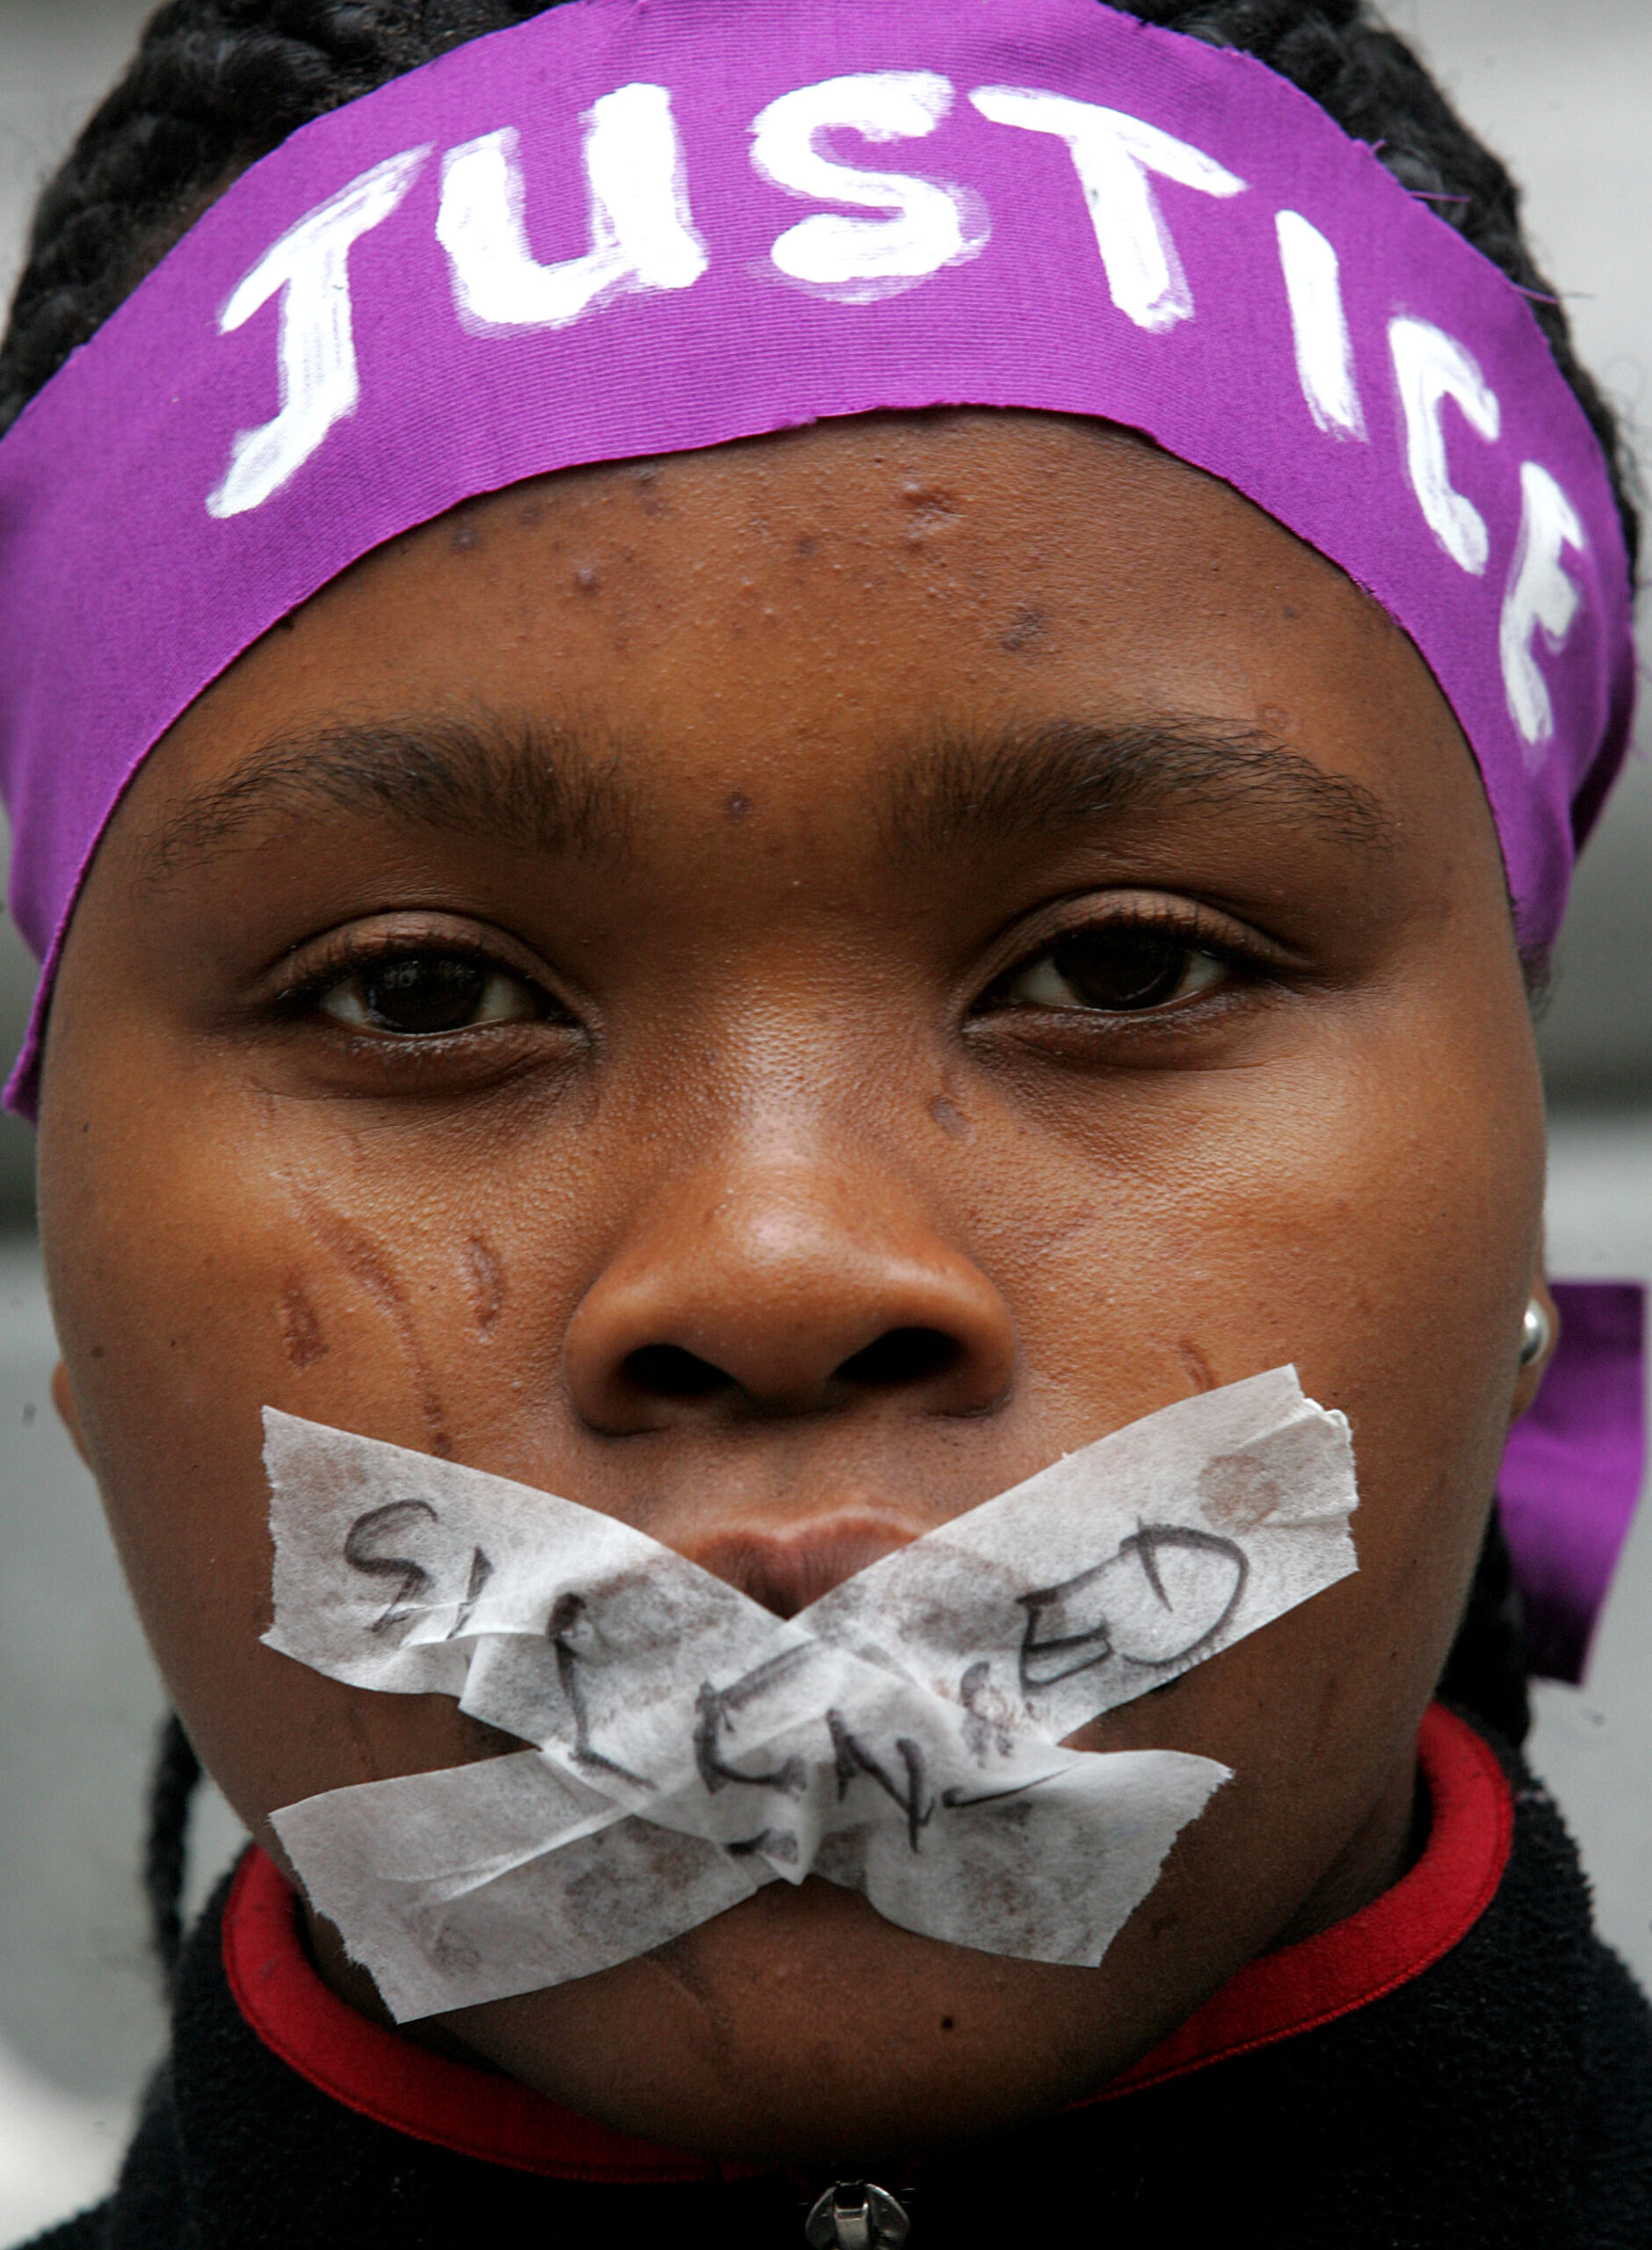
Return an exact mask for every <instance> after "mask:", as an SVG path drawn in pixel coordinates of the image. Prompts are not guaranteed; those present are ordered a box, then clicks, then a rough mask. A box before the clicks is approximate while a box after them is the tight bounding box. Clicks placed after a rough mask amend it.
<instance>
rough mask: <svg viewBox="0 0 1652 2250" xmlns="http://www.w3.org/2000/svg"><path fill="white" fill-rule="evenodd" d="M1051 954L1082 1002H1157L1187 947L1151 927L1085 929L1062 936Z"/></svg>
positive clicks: (1169, 992) (1110, 1005)
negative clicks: (1155, 931) (1162, 936)
mask: <svg viewBox="0 0 1652 2250" xmlns="http://www.w3.org/2000/svg"><path fill="white" fill-rule="evenodd" d="M1051 958H1052V959H1053V961H1054V964H1055V967H1056V969H1058V971H1059V972H1060V974H1061V976H1063V977H1065V978H1066V980H1067V982H1068V983H1069V984H1070V985H1071V986H1072V988H1073V990H1074V991H1075V992H1076V993H1077V995H1078V997H1079V998H1080V999H1081V1000H1082V1001H1083V1003H1084V1005H1085V1006H1086V1007H1090V1008H1107V1009H1112V1010H1118V1009H1123V1008H1152V1007H1158V1006H1160V1005H1163V1002H1164V1001H1166V1000H1168V999H1170V998H1171V997H1172V996H1173V995H1174V993H1175V991H1176V988H1177V985H1178V984H1179V983H1181V981H1182V976H1183V972H1184V970H1185V968H1186V964H1187V948H1186V947H1185V946H1183V945H1178V944H1177V942H1176V940H1174V939H1171V938H1159V937H1155V936H1154V935H1153V934H1152V933H1151V932H1150V931H1145V930H1138V931H1126V930H1121V931H1117V932H1113V933H1105V932H1102V931H1099V930H1092V931H1084V932H1080V933H1076V934H1075V935H1074V936H1072V937H1070V938H1063V939H1062V940H1061V943H1060V944H1059V945H1057V946H1055V947H1053V948H1052V953H1051Z"/></svg>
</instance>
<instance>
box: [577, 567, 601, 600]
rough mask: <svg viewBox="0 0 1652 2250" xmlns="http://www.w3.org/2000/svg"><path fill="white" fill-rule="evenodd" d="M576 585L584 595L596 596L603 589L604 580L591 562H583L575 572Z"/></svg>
mask: <svg viewBox="0 0 1652 2250" xmlns="http://www.w3.org/2000/svg"><path fill="white" fill-rule="evenodd" d="M574 584H576V586H577V587H578V588H579V591H580V592H581V593H582V594H594V593H596V592H598V589H599V588H600V587H601V584H602V580H601V578H600V577H598V574H597V572H596V570H594V569H593V568H592V566H591V564H590V563H581V564H580V565H579V566H578V568H577V569H576V570H575V572H574Z"/></svg>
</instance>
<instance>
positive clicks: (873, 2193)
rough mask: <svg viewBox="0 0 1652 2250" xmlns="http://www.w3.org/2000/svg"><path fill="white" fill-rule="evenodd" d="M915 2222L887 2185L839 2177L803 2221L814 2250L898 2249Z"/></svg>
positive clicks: (806, 2234)
mask: <svg viewBox="0 0 1652 2250" xmlns="http://www.w3.org/2000/svg"><path fill="white" fill-rule="evenodd" d="M911 2224H912V2222H911V2220H910V2219H909V2218H908V2217H907V2215H906V2213H905V2211H903V2210H902V2208H901V2206H900V2204H899V2203H896V2201H895V2197H894V2196H892V2195H891V2194H890V2193H889V2191H888V2188H880V2187H877V2186H875V2185H874V2184H873V2181H870V2180H836V2181H833V2182H832V2185H831V2186H830V2188H827V2190H826V2192H825V2194H824V2195H823V2196H822V2197H821V2198H820V2200H819V2202H818V2203H816V2204H815V2208H814V2210H811V2211H810V2213H809V2215H808V2218H807V2219H806V2220H805V2221H804V2223H803V2233H804V2236H805V2239H807V2240H808V2243H809V2245H810V2250H896V2246H897V2245H898V2244H900V2243H902V2242H904V2241H905V2240H906V2237H907V2230H908V2228H909V2226H910V2225H911Z"/></svg>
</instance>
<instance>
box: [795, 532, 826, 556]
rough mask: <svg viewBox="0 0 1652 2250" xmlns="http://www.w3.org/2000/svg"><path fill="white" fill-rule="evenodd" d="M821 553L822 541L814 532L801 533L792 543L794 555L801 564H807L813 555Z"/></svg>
mask: <svg viewBox="0 0 1652 2250" xmlns="http://www.w3.org/2000/svg"><path fill="white" fill-rule="evenodd" d="M819 552H820V541H819V540H818V538H817V537H816V536H815V533H813V532H812V531H801V532H799V533H798V535H797V537H796V538H795V539H794V540H793V541H792V553H793V555H794V556H795V557H796V559H797V560H798V562H800V563H807V562H808V558H809V556H810V555H818V554H819Z"/></svg>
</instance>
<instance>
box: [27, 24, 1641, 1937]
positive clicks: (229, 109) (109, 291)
mask: <svg viewBox="0 0 1652 2250" xmlns="http://www.w3.org/2000/svg"><path fill="white" fill-rule="evenodd" d="M551 4H556V0H551ZM1113 4H1115V5H1117V6H1119V7H1120V8H1121V9H1122V10H1123V11H1124V12H1125V13H1127V14H1129V15H1134V16H1136V17H1139V18H1141V19H1142V20H1143V21H1145V22H1148V23H1152V24H1157V25H1161V26H1163V28H1165V29H1167V30H1170V31H1177V32H1183V33H1187V34H1189V35H1190V36H1191V37H1192V38H1194V39H1199V40H1205V41H1206V42H1207V43H1208V44H1209V45H1211V46H1213V47H1237V48H1241V49H1243V51H1245V52H1246V53H1248V54H1254V55H1255V56H1256V57H1257V59H1258V60H1259V61H1260V62H1264V63H1266V64H1267V65H1268V67H1269V68H1270V69H1272V70H1275V71H1277V72H1278V73H1279V76H1281V77H1284V78H1288V79H1289V80H1290V81H1291V82H1292V83H1293V84H1294V85H1296V86H1299V87H1300V88H1301V90H1302V91H1303V92H1304V93H1306V94H1308V95H1309V96H1310V97H1311V98H1313V99H1314V100H1315V101H1316V102H1317V103H1318V104H1319V105H1320V106H1321V108H1322V109H1323V110H1325V111H1327V112H1328V113H1330V116H1331V117H1333V118H1334V119H1335V120H1337V124H1339V125H1340V126H1341V127H1343V128H1344V131H1345V132H1347V133H1350V134H1352V135H1354V136H1355V137H1356V138H1357V139H1359V140H1361V141H1364V142H1367V143H1369V145H1370V146H1371V147H1372V148H1373V149H1374V150H1375V151H1376V153H1377V154H1378V156H1380V159H1381V161H1382V163H1384V164H1386V165H1387V166H1388V170H1389V171H1391V172H1392V173H1393V174H1394V175H1395V178H1397V179H1398V180H1400V181H1401V182H1402V185H1404V186H1406V187H1407V188H1409V190H1410V192H1412V194H1414V195H1416V196H1417V197H1419V198H1420V199H1422V200H1424V201H1425V202H1427V203H1428V204H1430V205H1431V207H1432V208H1433V209H1434V210H1435V211H1436V212H1437V213H1438V215H1439V216H1440V218H1441V219H1443V220H1444V221H1445V222H1446V223H1447V224H1448V225H1450V226H1452V227H1454V228H1455V229H1457V231H1458V233H1459V234H1460V235H1462V236H1464V237H1465V238H1466V239H1467V241H1468V242H1470V243H1473V244H1474V247H1475V249H1476V250H1480V251H1481V252H1482V254H1483V255H1484V256H1485V257H1487V258H1489V259H1490V260H1491V262H1492V263H1493V265H1497V266H1500V267H1501V268H1502V270H1503V272H1504V273H1505V274H1507V276H1508V277H1509V279H1510V280H1511V281H1512V282H1513V284H1514V285H1515V287H1516V288H1518V290H1520V291H1521V293H1522V294H1524V295H1525V297H1526V298H1527V300H1528V301H1529V302H1530V303H1531V306H1532V312H1533V314H1534V315H1535V316H1536V319H1537V322H1538V324H1539V326H1540V328H1541V329H1542V330H1543V333H1544V335H1545V337H1547V341H1548V345H1549V349H1550V350H1551V352H1553V353H1554V359H1555V362H1556V364H1557V366H1558V367H1559V368H1560V370H1561V374H1563V375H1564V376H1565V378H1566V381H1567V382H1568V383H1569V385H1570V386H1571V388H1572V390H1573V392H1574V393H1575V394H1576V398H1577V401H1578V403H1579V404H1580V405H1581V406H1582V408H1583V412H1584V413H1585V414H1586V415H1587V417H1589V421H1590V425H1591V427H1592V428H1593V430H1594V432H1595V435H1596V437H1597V438H1598V439H1599V441H1600V445H1601V448H1602V450H1603V452H1604V453H1605V456H1606V460H1607V462H1608V464H1609V466H1610V468H1611V471H1612V485H1613V490H1614V491H1615V493H1616V496H1617V500H1618V506H1619V513H1620V514H1621V516H1622V519H1623V526H1624V533H1625V536H1626V539H1627V543H1628V548H1629V552H1630V556H1631V560H1632V562H1633V561H1634V557H1635V555H1636V554H1637V552H1638V548H1639V532H1640V521H1639V516H1638V513H1637V511H1636V508H1635V504H1634V497H1633V493H1632V490H1631V486H1632V472H1631V468H1630V462H1629V458H1628V453H1627V446H1626V444H1625V441H1624V437H1623V433H1622V431H1621V430H1620V428H1619V423H1618V419H1617V417H1616V416H1615V414H1614V413H1613V411H1612V408H1611V407H1610V406H1609V405H1608V404H1607V403H1606V401H1605V398H1604V397H1603V396H1602V395H1601V393H1600V392H1599V390H1598V388H1596V386H1595V384H1594V382H1593V381H1591V379H1590V376H1589V374H1587V372H1586V371H1585V370H1584V369H1583V367H1581V366H1580V365H1579V363H1578V361H1577V359H1576V357H1575V355H1574V353H1573V351H1572V345H1571V337H1570V333H1569V329H1568V326H1567V321H1566V316H1565V313H1564V311H1563V310H1562V308H1561V304H1560V301H1559V300H1558V298H1557V297H1556V296H1555V294H1554V291H1553V290H1552V289H1551V288H1550V287H1548V285H1547V282H1546V281H1545V280H1544V279H1543V276H1542V275H1541V273H1540V272H1539V271H1538V268H1537V265H1536V264H1535V262H1534V261H1533V259H1532V253H1531V251H1530V250H1529V249H1528V248H1527V245H1526V243H1525V237H1524V236H1523V235H1522V234H1521V231H1520V198H1519V191H1518V189H1517V187H1516V186H1515V185H1514V182H1513V181H1512V180H1511V178H1510V177H1509V174H1508V172H1507V171H1506V170H1505V169H1504V167H1503V165H1502V164H1501V163H1499V162H1498V160H1497V158H1496V156H1493V155H1492V154H1491V152H1490V151H1489V149H1486V148H1484V147H1482V144H1481V143H1480V142H1478V141H1476V140H1475V138H1474V135H1473V134H1471V133H1470V132H1469V131H1468V129H1467V127H1466V126H1465V125H1464V124H1463V122H1462V120H1460V118H1459V117H1458V115H1457V114H1456V113H1455V111H1454V110H1453V108H1452V106H1451V105H1450V103H1449V102H1448V101H1447V100H1446V99H1445V95H1444V94H1443V93H1442V92H1441V91H1440V90H1439V88H1438V86H1437V85H1436V84H1435V83H1434V82H1433V80H1432V79H1431V77H1430V76H1429V75H1428V73H1427V71H1426V70H1425V69H1424V68H1423V66H1422V64H1421V63H1420V62H1418V61H1417V57H1416V55H1415V54H1412V52H1411V50H1410V49H1409V47H1407V46H1406V45H1405V43H1404V41H1403V40H1400V39H1398V38H1396V37H1395V34H1394V33H1392V32H1390V31H1388V30H1387V29H1385V28H1384V27H1383V26H1382V25H1380V23H1378V22H1377V21H1376V20H1375V19H1374V18H1373V15H1372V14H1371V13H1370V12H1369V11H1368V5H1367V0H1113ZM541 5H542V0H168V4H166V5H165V6H163V7H162V8H161V9H160V10H159V11H158V12H157V13H156V15H155V16H154V18H152V19H151V21H150V22H149V26H148V28H147V29H146V30H145V32H144V33H143V36H142V39H141V42H140V45H139V47H138V51H137V54H135V55H134V58H133V61H132V62H131V65H130V66H129V68H128V69H127V73H126V75H125V76H124V77H123V78H122V79H121V80H120V83H119V84H118V85H117V86H116V87H115V89H114V91H112V93H111V94H110V95H109V96H108V98H106V100H105V101H104V102H103V103H102V104H101V105H100V106H99V107H98V109H97V110H96V111H94V112H93V113H92V116H91V119H90V120H89V121H88V122H87V124H86V127H85V128H84V130H83V132H82V134H81V135H80V138H79V139H78V140H77V141H76V143H75V146H74V148H73V149H71V150H70V152H69V156H68V158H67V160H66V161H65V162H64V163H63V165H62V168H61V169H60V171H58V172H57V174H56V176H55V177H54V178H53V179H52V180H51V181H50V182H49V183H48V184H47V187H46V190H45V192H43V194H42V195H41V197H40V202H39V204H38V206H37V207H36V209H35V214H34V221H33V228H32V229H31V232H30V236H29V247H28V258H27V262H26V263H25V266H24V269H23V273H22V277H21V279H19V281H18V287H17V292H16V294H15V296H14V298H13V300H12V305H11V320H10V323H9V325H8V327H7V330H6V333H5V337H4V342H3V343H0V430H4V429H6V428H8V427H9V426H10V425H11V423H12V422H13V421H14V420H15V419H16V417H17V416H18V414H19V413H21V411H22V410H23V408H24V407H25V405H26V404H27V403H28V401H29V400H30V399H31V398H32V397H33V395H34V393H35V392H36V391H37V390H39V389H40V386H41V385H42V384H43V383H45V382H47V381H49V379H50V378H51V376H53V375H54V374H55V373H56V372H57V370H58V368H59V367H62V364H63V362H64V360H65V359H68V357H69V353H70V352H73V351H74V350H75V349H76V347H77V346H78V345H82V344H83V343H85V342H86V341H87V339H88V338H89V337H91V336H92V335H93V334H94V333H95V331H96V330H98V327H99V326H100V325H101V323H103V322H104V321H105V320H106V319H107V318H108V316H109V315H110V314H111V313H112V312H113V310H114V309H115V308H116V306H117V305H119V304H120V302H121V301H122V300H123V299H124V298H125V297H127V295H128V294H130V292H131V291H132V290H133V289H134V288H135V287H137V285H138V283H139V282H140V281H141V279H142V278H143V276H144V275H145V274H146V273H147V272H149V269H150V267H151V266H153V265H156V263H157V262H158V261H159V260H160V259H161V258H163V256H164V255H165V253H166V252H167V250H170V247H171V246H172V244H173V243H175V242H177V241H178V238H179V236H182V235H183V234H184V233H185V231H186V230H187V229H188V228H189V227H190V226H191V225H192V223H193V221H195V220H196V219H197V218H198V217H199V215H200V214H201V213H202V212H203V211H204V210H205V209H206V208H207V206H208V205H209V204H210V203H212V202H213V200H214V199H215V198H216V197H217V196H219V195H221V193H222V192H223V191H224V189H225V188H226V187H228V185H229V184H230V182H231V181H232V180H234V179H235V177H236V176H237V174H239V173H240V172H243V171H245V170H246V168H247V166H248V165H249V164H251V163H256V162H257V159H258V158H259V157H260V156H266V155H267V154H268V153H269V151H270V150H271V149H273V148H275V147H276V146H277V145H278V144H279V142H282V141H284V140H285V139H286V136H287V134H290V133H293V132H294V131H295V130H296V129H297V128H298V127H300V126H301V125H305V124H308V122H309V121H310V120H312V119H313V118H317V117H321V116H323V115H325V114H326V113H327V112H329V111H330V110H335V109H338V108H341V107H342V106H343V105H344V104H345V103H346V102H351V101H355V100H357V99H359V97H360V96H362V95H363V94H367V93H371V92H372V91H373V90H374V88H376V87H379V86H382V85H384V84H386V83H388V81H389V80H391V79H393V78H396V77H399V76H402V73H403V72H405V71H408V70H411V69H416V68H417V66H418V65H419V64H420V63H423V62H432V61H434V60H435V58H436V57H437V56H438V55H440V54H446V53H447V52H448V51H449V50H450V49H451V48H453V47H460V46H462V45H463V44H464V43H465V41H466V40H472V39H476V38H479V37H480V36H481V35H482V33H486V32H492V31H501V30H504V28H506V27H507V26H508V25H511V24H516V23H520V22H523V21H524V20H525V19H526V18H528V17H530V16H533V15H536V14H538V13H540V8H541ZM1443 1685H1444V1687H1445V1689H1446V1691H1447V1692H1449V1693H1451V1694H1452V1695H1453V1696H1454V1697H1455V1698H1456V1699H1457V1700H1459V1701H1460V1702H1464V1703H1465V1704H1467V1706H1468V1707H1469V1708H1470V1709H1471V1710H1473V1711H1474V1714H1475V1715H1476V1716H1477V1717H1482V1719H1484V1720H1486V1721H1489V1723H1490V1724H1492V1726H1493V1727H1494V1728H1495V1729H1496V1731H1499V1732H1502V1733H1503V1734H1504V1735H1506V1736H1508V1737H1510V1738H1515V1739H1518V1737H1519V1736H1520V1735H1521V1734H1523V1733H1524V1732H1525V1721H1526V1702H1525V1665H1524V1658H1523V1655H1522V1651H1521V1645H1520V1635H1519V1623H1518V1596H1517V1594H1516V1593H1515V1592H1514V1588H1513V1585H1512V1579H1511V1573H1510V1571H1509V1564H1508V1557H1507V1552H1506V1550H1505V1549H1504V1547H1503V1541H1502V1537H1501V1535H1500V1533H1499V1531H1498V1528H1497V1525H1496V1517H1495V1514H1494V1516H1493V1519H1492V1522H1491V1526H1490V1528H1489V1532H1488V1535H1487V1541H1486V1546H1485V1550H1484V1551H1483V1553H1482V1557H1481V1566H1480V1571H1479V1574H1478V1576H1477V1578H1476V1581H1475V1586H1474V1593H1473V1595H1472V1596H1471V1599H1470V1601H1469V1604H1468V1608H1467V1612H1466V1614H1465V1616H1464V1619H1463V1623H1462V1627H1461V1629H1460V1633H1459V1636H1458V1641H1457V1644H1456V1646H1455V1647H1454V1649H1453V1653H1452V1658H1451V1661H1450V1663H1449V1664H1448V1666H1447V1669H1446V1674H1445V1681H1444V1683H1443ZM198 1776H199V1766H198V1764H197V1763H196V1760H195V1756H194V1753H193V1751H192V1749H191V1748H190V1746H189V1743H188V1740H187V1738H186V1737H185V1734H184V1732H183V1731H182V1729H181V1727H179V1725H178V1722H177V1721H176V1720H175V1719H174V1720H171V1721H170V1722H169V1723H168V1724H167V1726H166V1729H165V1730H164V1732H163V1738H162V1744H161V1750H160V1755H159V1760H158V1762H157V1766H156V1775H155V1780H154V1785H153V1792H152V1797H151V1808H150V1827H149V1846H148V1851H147V1855H146V1862H145V1888H146V1891H147V1893H148V1896H149V1908H150V1913H151V1917H152V1920H153V1924H154V1931H155V1943H156V1951H157V1953H158V1954H159V1956H160V1958H161V1961H162V1963H163V1967H165V1968H166V1969H167V1971H169V1974H170V1970H171V1969H172V1968H173V1966H175V1964H176V1962H177V1958H178V1948H179V1944H180V1941H181V1925H180V1914H179V1898H180V1895H181V1891H182V1885H183V1875H184V1862H185V1834H186V1831H187V1823H188V1818H189V1807H190V1799H191V1796H192V1791H193V1789H194V1786H195V1782H196V1780H197V1778H198Z"/></svg>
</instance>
